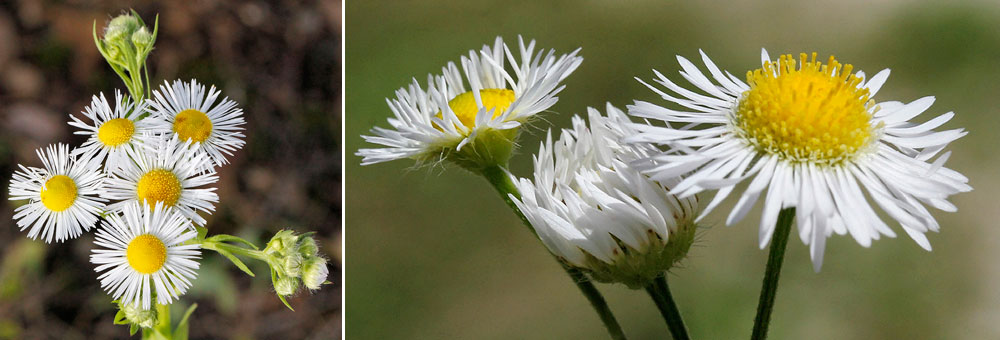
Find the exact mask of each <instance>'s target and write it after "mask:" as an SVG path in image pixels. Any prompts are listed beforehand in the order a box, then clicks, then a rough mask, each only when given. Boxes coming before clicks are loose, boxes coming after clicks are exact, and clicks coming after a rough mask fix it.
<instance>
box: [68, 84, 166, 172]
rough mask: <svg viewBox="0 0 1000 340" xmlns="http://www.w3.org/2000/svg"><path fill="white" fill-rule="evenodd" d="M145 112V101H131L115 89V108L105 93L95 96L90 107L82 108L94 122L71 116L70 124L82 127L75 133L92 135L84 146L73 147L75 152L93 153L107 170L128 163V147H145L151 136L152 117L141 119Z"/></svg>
mask: <svg viewBox="0 0 1000 340" xmlns="http://www.w3.org/2000/svg"><path fill="white" fill-rule="evenodd" d="M145 111H146V104H145V103H139V104H136V103H132V102H131V100H130V99H129V97H125V96H123V95H122V93H121V91H115V107H114V109H112V108H111V105H110V104H109V103H108V99H107V98H105V97H104V94H103V93H101V96H100V97H98V96H94V97H93V99H92V100H91V103H90V106H87V107H86V108H85V110H84V111H83V115H84V116H85V117H87V118H88V119H90V121H91V122H92V124H87V123H84V122H83V121H82V120H80V119H79V118H77V117H76V116H73V115H70V118H71V119H72V121H70V122H69V125H71V126H74V127H77V128H80V129H81V130H82V131H76V132H74V134H77V135H87V136H90V137H89V138H88V139H87V141H86V142H84V143H83V145H81V146H80V147H79V148H76V149H74V150H73V155H74V156H76V155H80V154H89V155H94V156H91V157H93V158H95V159H96V160H97V161H98V162H102V163H104V171H107V172H110V171H112V170H113V169H116V168H118V167H120V166H121V165H122V164H123V163H125V162H129V159H128V155H127V154H126V152H125V148H134V147H142V145H143V144H144V143H147V140H148V139H150V138H152V137H151V136H150V135H149V132H151V124H152V119H139V116H140V115H142V114H143V113H144V112H145ZM105 160H106V161H105Z"/></svg>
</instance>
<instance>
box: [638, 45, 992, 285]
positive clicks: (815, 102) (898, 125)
mask: <svg viewBox="0 0 1000 340" xmlns="http://www.w3.org/2000/svg"><path fill="white" fill-rule="evenodd" d="M701 56H702V60H703V61H704V63H705V66H706V67H707V68H708V70H709V73H710V74H711V76H712V79H714V80H715V82H713V81H712V80H710V79H709V78H708V77H706V76H705V75H704V74H703V73H702V72H701V71H700V70H698V68H697V67H696V66H694V64H692V63H691V62H690V61H688V60H687V59H685V58H683V57H680V56H678V57H677V60H678V62H679V63H680V64H681V67H682V68H683V71H681V72H680V73H681V75H682V76H683V77H684V78H685V79H687V80H688V81H690V82H691V83H692V84H693V85H694V86H695V87H697V88H698V89H699V90H701V91H703V92H704V94H702V93H697V92H694V91H691V90H687V89H685V88H683V87H680V86H678V85H677V84H675V83H673V82H672V81H670V80H669V79H668V78H667V77H665V76H663V75H662V74H660V73H659V72H656V75H657V79H656V82H657V83H659V84H660V85H661V86H663V87H665V88H666V89H667V90H669V91H671V92H674V93H675V94H676V95H672V94H668V93H667V92H665V91H662V90H661V89H660V88H658V87H656V86H653V85H650V84H647V83H645V82H643V84H646V86H648V87H649V88H650V89H652V90H653V91H654V92H656V93H658V94H659V95H660V96H661V97H663V99H666V100H667V101H669V102H671V103H673V104H676V105H677V106H680V107H683V109H680V110H677V109H674V108H668V107H662V106H659V105H655V104H652V103H648V102H642V101H637V102H636V103H635V105H633V106H630V107H629V114H631V115H633V116H636V117H641V118H645V119H652V120H659V121H662V122H663V123H664V124H665V126H656V125H651V124H635V125H634V126H635V129H636V130H638V131H639V133H638V134H637V135H635V136H633V137H630V138H628V141H631V142H639V143H656V144H661V145H666V146H669V147H670V150H668V151H666V152H661V153H659V154H656V155H652V156H650V157H649V158H648V160H649V161H650V162H649V163H647V164H646V165H645V166H644V167H643V170H644V172H645V173H647V174H650V175H651V176H653V177H654V178H657V177H672V176H678V175H685V174H686V176H685V178H684V180H682V181H681V182H680V183H679V184H678V185H677V186H675V187H674V188H673V189H672V190H671V193H673V194H677V195H679V196H680V197H690V196H692V195H694V194H696V193H699V192H702V191H706V190H718V193H716V195H715V197H714V198H713V200H712V201H711V202H710V203H709V204H708V206H707V208H706V209H705V211H704V212H703V213H702V214H701V216H702V217H703V216H704V215H706V214H707V213H708V212H709V211H711V210H712V209H713V208H715V207H716V206H717V205H718V204H719V203H721V202H722V200H724V199H725V198H726V197H728V196H729V195H730V194H731V193H732V192H733V191H734V190H735V187H736V185H737V184H739V183H741V182H743V181H746V180H750V184H749V186H748V187H747V188H746V189H745V191H743V193H742V194H741V195H740V199H739V201H738V202H737V203H736V207H735V208H734V209H733V210H732V212H731V213H730V214H729V217H728V218H727V220H726V224H733V223H735V222H737V221H739V220H741V219H742V218H743V217H744V216H746V214H747V213H748V212H749V211H750V209H751V208H752V207H753V206H754V204H755V203H756V202H757V200H758V198H760V196H761V194H762V193H764V190H765V189H766V190H767V198H766V199H765V200H764V211H763V214H762V217H761V222H760V246H761V248H763V247H765V246H766V245H767V243H768V242H769V240H770V238H771V235H772V233H773V232H774V226H775V222H776V219H777V216H778V212H779V211H780V210H781V209H783V208H790V207H795V208H796V209H795V220H796V222H797V225H798V231H799V236H800V238H801V239H802V241H803V242H804V243H806V244H808V245H809V246H810V255H811V257H812V260H813V265H814V268H815V269H816V270H817V271H818V270H819V268H820V266H821V264H822V262H823V249H824V245H825V242H826V238H827V237H829V236H830V235H832V234H833V233H837V234H841V235H843V234H848V233H849V234H850V235H851V236H852V237H854V239H855V240H856V241H857V242H858V243H859V244H861V245H862V246H865V247H867V246H869V245H871V241H872V240H877V239H879V237H880V236H881V235H886V236H889V237H894V236H895V233H894V232H893V231H892V229H890V228H889V226H888V225H887V224H886V223H885V222H883V221H882V219H881V218H879V217H878V215H877V214H876V212H875V210H874V209H873V208H872V205H871V204H870V203H869V202H868V200H867V199H866V198H865V193H864V192H867V195H868V196H870V197H871V198H872V199H873V200H874V201H875V202H876V203H877V204H878V205H879V207H881V208H882V210H884V211H885V212H886V213H888V214H889V216H891V217H892V218H894V219H896V220H897V221H899V222H900V224H901V225H902V229H903V231H905V232H906V233H907V235H909V236H910V237H911V238H913V239H914V240H915V241H916V242H917V244H919V245H920V246H921V247H923V248H925V249H927V250H930V243H929V242H928V240H927V237H926V236H924V233H925V232H927V231H937V230H938V227H939V226H938V223H937V221H935V219H934V217H933V216H931V214H930V212H929V211H928V210H927V209H926V208H925V207H924V205H925V204H926V205H930V206H933V207H935V208H938V209H941V210H945V211H955V209H956V208H955V206H954V205H952V204H951V203H949V202H948V201H947V200H946V199H947V197H948V196H950V195H953V194H956V193H959V192H965V191H969V190H971V189H972V188H971V187H969V186H968V184H967V183H968V179H966V178H965V177H964V176H962V175H961V174H959V173H958V172H955V171H953V170H951V169H948V168H945V167H943V166H942V165H943V164H944V162H945V161H946V160H947V159H948V156H949V155H950V153H949V152H946V153H944V154H943V155H941V156H939V157H937V158H936V159H934V157H935V156H936V155H938V154H939V153H940V152H941V151H942V150H943V149H944V148H945V147H946V146H947V145H948V143H950V142H952V141H954V140H956V139H958V138H960V137H962V136H964V135H965V134H966V132H965V131H964V130H962V129H954V130H947V131H941V132H937V131H933V129H934V128H937V127H939V126H941V125H942V124H944V123H945V122H947V121H948V120H950V119H951V118H952V117H953V116H954V114H953V113H951V112H949V113H946V114H944V115H941V116H938V117H935V118H934V119H931V120H929V121H927V122H925V123H922V124H917V123H911V122H909V120H910V119H912V118H913V117H915V116H917V115H919V114H920V113H922V112H924V110H926V109H927V108H928V107H930V105H931V104H932V103H933V102H934V98H933V97H924V98H921V99H918V100H916V101H913V102H911V103H908V104H904V103H900V102H894V101H890V102H882V103H876V102H875V101H874V100H872V99H871V98H873V97H874V96H875V94H876V93H877V92H878V90H879V89H880V88H881V87H882V84H884V83H885V81H886V79H887V78H888V76H889V70H884V71H882V72H879V73H877V74H875V75H874V76H873V77H871V79H867V80H866V79H865V74H864V73H863V72H853V71H854V69H853V67H852V66H851V65H850V64H842V63H840V62H839V61H837V60H836V59H835V58H833V57H830V58H829V59H827V61H826V62H825V63H824V62H822V61H820V60H817V59H816V53H813V54H812V55H811V56H810V55H806V54H804V53H803V54H801V55H800V56H799V58H798V60H797V61H796V58H794V57H792V56H790V55H783V56H781V57H779V58H778V60H776V61H772V60H771V59H770V57H769V56H768V54H767V51H763V52H762V54H761V63H762V66H761V68H759V69H757V70H753V71H748V72H747V82H746V83H744V82H743V81H741V80H740V79H738V78H737V77H735V76H733V75H732V74H729V73H728V72H727V73H725V74H723V72H722V71H721V70H720V69H719V68H718V67H717V66H716V65H715V64H714V63H712V61H711V60H710V59H709V58H708V56H706V55H705V54H704V53H702V55H701ZM640 82H642V80H640ZM672 124H685V125H683V126H680V127H675V126H674V125H672ZM932 159H933V160H932ZM751 179H752V180H751ZM862 190H864V192H863V191H862ZM699 218H701V217H699Z"/></svg>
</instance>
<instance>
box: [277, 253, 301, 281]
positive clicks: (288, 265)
mask: <svg viewBox="0 0 1000 340" xmlns="http://www.w3.org/2000/svg"><path fill="white" fill-rule="evenodd" d="M303 260H304V259H303V258H302V255H299V253H294V252H293V253H290V254H288V256H285V260H284V261H283V262H284V263H283V266H282V270H283V271H284V272H285V273H284V274H285V276H288V277H299V276H302V262H303Z"/></svg>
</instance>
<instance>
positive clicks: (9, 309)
mask: <svg viewBox="0 0 1000 340" xmlns="http://www.w3.org/2000/svg"><path fill="white" fill-rule="evenodd" d="M342 8H343V7H342V3H341V1H340V0H320V1H315V2H306V3H303V2H297V1H250V2H247V1H225V0H224V1H213V2H154V1H76V2H70V3H62V2H56V3H54V2H41V1H9V2H4V3H2V4H0V131H2V132H0V173H2V174H3V176H4V178H3V179H4V181H5V182H7V190H6V191H4V192H5V193H6V199H4V200H2V201H0V205H2V206H0V221H2V222H0V224H2V225H4V227H3V228H0V339H86V338H94V339H110V338H116V339H118V338H121V339H125V338H135V339H140V338H141V339H188V338H191V339H338V338H341V334H342V319H343V306H342V301H343V299H342V296H343V291H342V288H343V282H342V279H341V278H342V274H341V273H342V271H343V270H342V268H343V266H342V263H343V256H342V254H343V250H342V244H343V233H342V230H343V227H342V226H343V224H342V216H343V209H342V206H343V204H342V197H343V196H342V161H341V160H342V145H341V141H342V133H341V131H342V116H343V112H342V98H341V94H342V93H343V92H342V86H343V81H342V70H343V68H342V65H343V58H342V51H343V40H342V33H343V29H342V25H341V21H342Z"/></svg>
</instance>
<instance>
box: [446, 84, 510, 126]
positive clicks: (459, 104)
mask: <svg viewBox="0 0 1000 340" xmlns="http://www.w3.org/2000/svg"><path fill="white" fill-rule="evenodd" d="M479 97H480V98H481V99H482V100H483V107H484V108H486V110H493V117H492V118H496V117H497V116H499V115H501V114H503V113H504V111H507V108H509V107H510V104H511V103H513V102H514V91H511V90H508V89H482V90H479ZM448 106H449V107H451V110H452V111H454V112H455V116H458V120H460V121H461V122H462V124H463V125H465V126H466V127H468V128H470V129H471V128H473V127H475V126H476V115H477V114H479V105H477V104H476V97H475V96H474V95H473V94H472V91H469V92H466V93H463V94H460V95H457V96H455V98H452V99H451V100H450V101H448ZM438 117H441V113H440V112H439V113H438Z"/></svg>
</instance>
